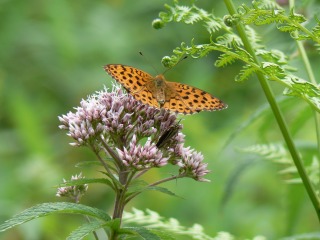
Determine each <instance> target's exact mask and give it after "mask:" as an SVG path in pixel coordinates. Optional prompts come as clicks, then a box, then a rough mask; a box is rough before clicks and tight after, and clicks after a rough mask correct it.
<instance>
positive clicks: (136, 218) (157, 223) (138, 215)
mask: <svg viewBox="0 0 320 240" xmlns="http://www.w3.org/2000/svg"><path fill="white" fill-rule="evenodd" d="M123 222H124V223H125V224H128V223H134V224H138V225H142V226H144V227H145V228H151V229H159V230H160V229H165V230H166V232H167V233H171V234H175V235H184V236H189V237H191V238H193V239H204V240H214V238H213V237H210V236H208V235H206V234H205V233H204V232H203V227H202V226H201V225H199V224H195V225H193V226H192V227H190V228H187V227H184V226H182V225H181V224H180V223H179V221H178V220H177V219H174V218H170V219H169V220H165V219H164V218H163V217H161V216H160V215H159V214H158V213H157V212H154V211H151V210H149V209H147V210H146V212H143V211H141V210H138V209H136V208H133V209H132V213H129V212H124V213H123ZM230 236H231V235H230Z"/></svg>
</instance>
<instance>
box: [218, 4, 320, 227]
mask: <svg viewBox="0 0 320 240" xmlns="http://www.w3.org/2000/svg"><path fill="white" fill-rule="evenodd" d="M224 2H225V5H226V6H227V8H228V11H229V13H230V14H231V15H234V14H236V13H237V12H236V8H235V6H234V5H233V2H232V0H224ZM236 28H237V31H238V33H239V36H240V38H241V39H242V42H243V44H244V47H245V49H246V50H247V51H248V52H249V53H250V54H251V56H252V57H253V59H254V61H255V62H256V63H257V64H259V65H260V63H259V61H258V58H257V56H256V55H255V52H254V49H253V47H252V46H251V44H250V41H249V39H248V38H247V36H246V33H245V29H244V26H243V24H241V23H239V24H237V25H236ZM257 77H258V79H259V82H260V85H261V87H262V89H263V91H264V94H265V96H266V98H267V100H268V102H269V104H270V107H271V109H272V111H273V114H274V116H275V118H276V121H277V123H278V126H279V128H280V131H281V133H282V135H283V138H284V140H285V142H286V144H287V147H288V149H289V151H290V154H291V156H292V159H293V162H294V164H295V166H296V168H297V170H298V173H299V175H300V177H301V179H302V182H303V184H304V186H305V188H306V191H307V193H308V195H309V198H310V200H311V202H312V204H313V206H314V208H315V211H316V213H317V215H318V219H319V221H320V201H319V199H318V197H317V195H316V192H315V190H314V188H313V186H312V184H311V182H310V179H309V178H308V175H307V173H306V170H305V168H304V166H303V164H302V160H301V159H300V156H299V154H298V151H297V149H296V147H295V145H294V143H293V140H292V137H291V135H290V133H289V130H288V127H287V124H286V122H285V121H284V118H283V116H282V113H281V111H280V108H279V106H278V104H277V102H276V100H275V97H274V95H273V92H272V91H271V88H270V86H269V83H268V82H267V80H266V78H265V77H264V75H262V74H261V73H259V72H258V73H257Z"/></svg>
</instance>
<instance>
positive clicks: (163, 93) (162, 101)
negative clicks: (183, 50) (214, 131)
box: [104, 64, 227, 114]
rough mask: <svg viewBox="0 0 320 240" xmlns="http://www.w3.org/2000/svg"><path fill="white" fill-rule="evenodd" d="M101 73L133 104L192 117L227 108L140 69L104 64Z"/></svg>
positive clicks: (207, 95)
mask: <svg viewBox="0 0 320 240" xmlns="http://www.w3.org/2000/svg"><path fill="white" fill-rule="evenodd" d="M104 69H105V71H106V72H107V73H108V74H109V75H111V77H112V78H113V79H115V80H116V81H117V82H119V83H120V84H121V85H122V86H123V87H124V88H125V89H126V90H127V91H128V93H130V94H131V95H132V96H133V97H134V98H135V99H136V100H138V101H141V102H142V103H144V104H148V105H150V106H153V107H156V108H164V109H167V110H170V111H172V112H176V113H182V114H192V113H196V112H200V111H203V110H205V111H215V110H221V109H224V108H227V105H226V104H225V103H223V102H222V101H221V100H220V99H218V98H216V97H214V96H212V95H211V94H210V93H207V92H205V91H203V90H201V89H199V88H196V87H193V86H189V85H187V84H182V83H177V82H170V81H167V80H166V79H165V78H164V76H163V75H162V74H159V75H157V76H156V77H153V76H151V75H150V74H149V73H146V72H144V71H142V70H140V69H137V68H134V67H130V66H126V65H121V64H108V65H106V66H104Z"/></svg>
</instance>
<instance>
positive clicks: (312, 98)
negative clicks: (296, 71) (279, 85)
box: [283, 76, 320, 112]
mask: <svg viewBox="0 0 320 240" xmlns="http://www.w3.org/2000/svg"><path fill="white" fill-rule="evenodd" d="M283 81H284V82H285V83H286V84H288V86H289V87H290V88H288V89H286V90H285V91H284V94H285V95H288V96H298V97H301V98H303V99H306V100H307V101H308V103H310V104H311V105H312V106H313V107H314V108H315V109H316V110H317V111H318V112H320V88H319V87H318V86H316V85H314V84H312V83H310V82H307V81H305V80H303V79H300V78H297V77H295V76H287V77H286V78H285V79H284V80H283Z"/></svg>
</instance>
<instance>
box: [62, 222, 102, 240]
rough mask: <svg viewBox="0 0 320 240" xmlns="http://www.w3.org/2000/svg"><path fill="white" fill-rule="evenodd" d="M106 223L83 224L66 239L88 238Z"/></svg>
mask: <svg viewBox="0 0 320 240" xmlns="http://www.w3.org/2000/svg"><path fill="white" fill-rule="evenodd" d="M105 224H106V223H104V222H98V221H93V222H90V223H86V224H83V225H82V226H80V227H79V228H77V229H76V230H74V231H73V232H72V233H71V234H70V235H69V236H68V237H67V240H79V239H83V238H84V237H86V236H88V235H89V234H91V233H92V232H94V231H96V230H98V229H100V228H103V227H104V226H105Z"/></svg>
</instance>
